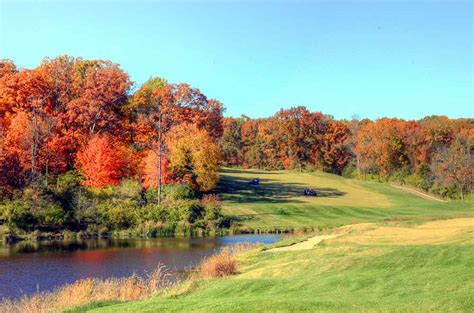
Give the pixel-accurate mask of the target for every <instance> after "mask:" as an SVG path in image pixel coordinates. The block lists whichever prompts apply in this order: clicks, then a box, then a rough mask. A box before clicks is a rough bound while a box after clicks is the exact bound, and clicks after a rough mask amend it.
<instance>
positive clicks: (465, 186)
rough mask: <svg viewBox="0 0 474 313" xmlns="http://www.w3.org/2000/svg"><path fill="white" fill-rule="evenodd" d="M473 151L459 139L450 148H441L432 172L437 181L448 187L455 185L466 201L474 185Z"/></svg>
mask: <svg viewBox="0 0 474 313" xmlns="http://www.w3.org/2000/svg"><path fill="white" fill-rule="evenodd" d="M473 160H474V158H473V149H472V147H470V146H469V145H468V144H467V143H466V142H465V141H464V140H463V139H461V138H458V139H457V140H455V141H454V142H453V143H452V144H451V146H450V147H449V148H441V149H440V150H439V151H438V152H437V153H436V155H435V158H434V163H433V164H432V171H433V173H434V174H435V177H436V179H437V180H438V181H439V182H441V183H443V184H446V185H449V184H455V185H456V187H457V188H458V189H459V192H460V194H461V200H462V201H464V194H465V192H466V191H467V190H469V189H471V190H472V186H473V184H474V162H473Z"/></svg>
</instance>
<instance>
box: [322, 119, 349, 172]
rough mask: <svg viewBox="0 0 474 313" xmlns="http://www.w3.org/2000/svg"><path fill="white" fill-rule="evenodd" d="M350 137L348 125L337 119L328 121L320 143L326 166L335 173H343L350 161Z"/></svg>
mask: <svg viewBox="0 0 474 313" xmlns="http://www.w3.org/2000/svg"><path fill="white" fill-rule="evenodd" d="M348 137H349V129H348V128H347V126H346V125H344V124H343V123H341V122H337V121H329V122H328V123H327V126H326V129H325V131H324V134H323V136H322V142H321V144H320V150H321V160H322V163H323V165H324V167H326V168H328V169H329V170H330V171H331V172H333V173H336V174H341V172H342V169H343V168H344V167H345V166H346V165H347V162H348V161H349V153H348V152H347V150H346V141H347V139H348Z"/></svg>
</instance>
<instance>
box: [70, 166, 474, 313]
mask: <svg viewBox="0 0 474 313" xmlns="http://www.w3.org/2000/svg"><path fill="white" fill-rule="evenodd" d="M253 177H260V179H261V180H262V182H261V185H260V186H259V187H251V186H249V185H248V184H247V182H248V181H249V180H250V179H251V178H253ZM305 187H312V188H315V189H316V190H317V191H318V193H319V194H320V196H319V197H314V198H313V197H304V196H302V193H303V189H304V188H305ZM220 192H221V195H222V197H223V201H224V210H225V212H226V213H227V214H229V215H232V216H234V217H235V218H236V219H238V220H239V222H240V223H241V224H242V225H244V226H246V227H252V228H255V229H262V230H265V229H266V230H270V229H277V228H280V229H283V228H301V227H321V228H326V227H327V226H334V227H333V228H331V229H325V230H323V231H322V233H323V234H328V235H331V236H326V237H324V238H325V240H322V241H314V242H317V243H316V244H315V245H314V246H313V245H310V246H309V248H308V249H306V250H302V249H299V247H300V246H298V244H295V245H294V246H292V249H291V251H282V250H285V249H275V250H269V248H271V247H264V248H263V249H256V250H252V251H250V252H246V253H244V254H242V255H240V256H239V264H240V268H239V274H238V275H235V276H231V277H227V278H219V279H211V280H200V281H196V282H193V283H191V284H184V285H182V286H181V287H178V288H177V289H176V290H174V291H172V292H171V293H167V294H164V295H160V296H157V297H155V298H152V299H148V300H143V301H136V302H129V303H122V304H113V305H107V304H102V306H101V305H99V304H93V305H91V306H89V307H87V308H82V309H80V310H78V311H79V312H82V311H91V312H262V311H263V312H301V311H307V312H314V311H322V312H354V311H356V312H360V311H362V312H367V311H376V312H381V311H382V312H385V311H390V312H400V311H403V312H415V311H421V312H426V311H436V312H472V311H473V310H474V295H473V293H472V290H474V258H473V256H474V209H473V206H472V203H471V204H470V203H459V202H451V203H444V202H437V201H429V200H426V199H423V198H421V197H418V196H415V195H413V194H410V193H407V192H404V191H401V190H398V189H395V188H392V187H390V186H388V185H385V184H379V183H373V182H362V181H354V180H347V179H344V178H341V177H338V176H334V175H329V174H322V173H316V174H306V173H304V174H300V173H293V172H264V171H250V170H236V169H225V171H224V172H223V175H222V180H221V185H220ZM455 217H457V218H455ZM357 222H362V223H358V224H356V223H357ZM374 222H375V223H374ZM343 224H351V225H346V226H340V227H336V225H343ZM315 238H316V237H313V238H312V239H315ZM328 238H329V239H328ZM316 239H317V238H316ZM301 240H304V238H298V237H297V238H291V239H288V240H287V241H283V242H280V243H277V244H276V245H275V246H285V245H288V244H292V243H295V242H299V241H301ZM311 242H312V241H311ZM304 243H307V242H303V244H304ZM301 246H303V245H302V244H301ZM307 246H308V245H307V244H306V247H307ZM263 250H265V251H263Z"/></svg>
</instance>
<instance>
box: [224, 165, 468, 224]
mask: <svg viewBox="0 0 474 313" xmlns="http://www.w3.org/2000/svg"><path fill="white" fill-rule="evenodd" d="M255 177H259V178H260V180H261V183H260V185H259V186H250V185H249V184H248V182H249V181H250V180H251V179H252V178H255ZM305 187H311V188H314V189H315V190H316V191H317V192H318V196H317V197H305V196H304V195H303V190H304V188H305ZM219 193H220V195H221V197H222V200H223V205H224V213H225V214H227V215H230V216H232V217H234V219H235V220H236V221H237V222H238V223H240V224H242V225H244V226H247V227H250V228H254V229H260V230H273V229H291V228H302V227H318V226H320V227H328V226H337V225H344V224H350V223H358V222H373V221H383V220H392V219H397V220H404V219H409V220H412V221H413V220H419V221H422V220H429V219H432V218H446V217H456V216H472V215H473V214H474V210H473V205H472V203H460V202H447V203H444V202H437V201H430V200H426V199H423V198H420V197H418V196H415V195H413V194H410V193H407V192H404V191H401V190H398V189H395V188H393V187H391V186H389V185H386V184H381V183H376V182H367V181H358V180H352V179H345V178H342V177H340V176H336V175H331V174H326V173H297V172H289V171H275V172H268V171H261V170H241V169H224V170H223V171H222V173H221V181H220V185H219Z"/></svg>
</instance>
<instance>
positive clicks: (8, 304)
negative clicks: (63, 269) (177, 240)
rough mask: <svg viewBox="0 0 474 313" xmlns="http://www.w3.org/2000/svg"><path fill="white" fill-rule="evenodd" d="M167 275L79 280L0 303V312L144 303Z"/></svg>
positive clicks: (162, 271) (29, 312)
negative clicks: (108, 302) (92, 304)
mask: <svg viewBox="0 0 474 313" xmlns="http://www.w3.org/2000/svg"><path fill="white" fill-rule="evenodd" d="M168 276H169V275H168V273H167V272H166V270H165V268H164V266H162V265H160V266H158V267H157V268H156V269H155V271H153V272H152V273H151V274H150V275H148V276H147V277H146V278H141V277H138V276H137V275H132V276H130V277H128V278H120V279H119V278H110V279H104V280H102V279H91V278H88V279H82V280H78V281H76V282H75V283H72V284H70V285H66V286H64V287H61V288H60V289H58V290H56V291H54V292H51V293H37V294H34V295H31V296H26V297H23V298H21V299H20V300H17V301H12V300H6V301H4V302H2V303H0V312H5V313H10V312H11V313H43V312H58V311H64V310H68V309H71V308H74V307H78V306H81V305H85V304H87V303H91V302H97V301H130V300H138V299H145V298H148V297H151V296H153V295H155V294H157V293H158V292H160V291H162V290H163V289H164V288H165V287H166V286H167V285H168Z"/></svg>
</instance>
